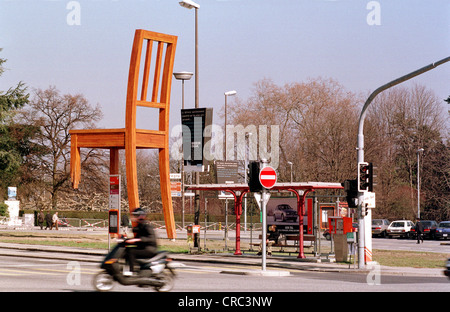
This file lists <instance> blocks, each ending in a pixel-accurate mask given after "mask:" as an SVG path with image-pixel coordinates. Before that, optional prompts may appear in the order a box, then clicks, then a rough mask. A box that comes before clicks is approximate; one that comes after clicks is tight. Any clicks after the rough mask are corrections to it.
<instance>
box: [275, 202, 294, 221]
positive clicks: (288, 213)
mask: <svg viewBox="0 0 450 312" xmlns="http://www.w3.org/2000/svg"><path fill="white" fill-rule="evenodd" d="M297 217H298V214H297V211H296V210H294V209H292V208H291V206H289V205H287V204H282V205H278V206H277V208H275V210H274V211H273V221H277V219H279V220H281V221H282V222H285V221H288V220H291V221H293V222H295V221H297Z"/></svg>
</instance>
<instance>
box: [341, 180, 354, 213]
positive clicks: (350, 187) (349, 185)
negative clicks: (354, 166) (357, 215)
mask: <svg viewBox="0 0 450 312" xmlns="http://www.w3.org/2000/svg"><path fill="white" fill-rule="evenodd" d="M341 185H342V186H343V187H344V191H345V192H346V193H347V195H346V197H345V199H346V200H347V203H348V207H349V208H357V207H358V181H357V180H345V181H344V182H343V183H341Z"/></svg>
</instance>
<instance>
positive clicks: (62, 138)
mask: <svg viewBox="0 0 450 312" xmlns="http://www.w3.org/2000/svg"><path fill="white" fill-rule="evenodd" d="M101 117H102V112H101V109H100V106H99V105H97V106H95V107H93V106H91V105H90V104H89V103H88V101H87V100H86V98H85V97H84V96H83V95H81V94H76V95H71V94H64V95H61V94H60V92H59V91H58V90H57V89H56V88H55V87H50V88H48V89H47V90H41V89H38V90H36V91H35V92H34V96H33V98H32V100H31V101H30V103H29V105H28V107H26V108H25V109H24V110H23V111H22V114H21V119H22V120H23V122H25V123H27V124H29V125H35V126H37V127H39V128H40V133H39V135H37V136H36V138H35V142H36V143H37V144H39V145H41V146H42V147H44V148H45V149H46V151H45V152H44V153H42V154H39V155H34V160H33V161H34V163H35V164H36V166H35V167H36V168H35V172H34V175H35V177H36V178H37V179H38V180H39V181H40V182H42V183H44V184H45V185H46V186H47V189H48V191H49V192H50V194H51V198H52V209H56V208H57V201H58V194H59V192H60V190H61V189H63V187H64V186H65V185H66V184H67V183H66V182H68V180H69V179H70V175H69V165H70V134H69V130H71V129H74V128H85V127H89V128H91V127H93V126H94V125H93V123H94V122H96V121H98V120H100V119H101ZM94 156H98V154H97V152H96V151H89V152H87V154H85V156H84V159H83V163H84V164H87V163H88V162H87V160H88V159H89V158H91V163H90V165H93V163H92V157H94Z"/></svg>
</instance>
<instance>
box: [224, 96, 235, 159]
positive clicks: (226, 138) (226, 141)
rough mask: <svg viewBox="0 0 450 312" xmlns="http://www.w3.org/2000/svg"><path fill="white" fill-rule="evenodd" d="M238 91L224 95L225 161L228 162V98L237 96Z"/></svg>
mask: <svg viewBox="0 0 450 312" xmlns="http://www.w3.org/2000/svg"><path fill="white" fill-rule="evenodd" d="M236 93H237V92H236V91H235V90H232V91H227V92H225V93H224V95H225V152H224V153H225V154H224V158H225V161H226V160H227V97H228V96H233V95H236Z"/></svg>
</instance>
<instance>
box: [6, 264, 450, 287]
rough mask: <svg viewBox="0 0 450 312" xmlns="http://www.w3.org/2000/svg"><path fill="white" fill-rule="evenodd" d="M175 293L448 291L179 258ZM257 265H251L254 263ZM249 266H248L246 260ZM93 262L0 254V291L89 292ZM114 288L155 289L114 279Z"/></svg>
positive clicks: (439, 279) (435, 279) (429, 279)
mask: <svg viewBox="0 0 450 312" xmlns="http://www.w3.org/2000/svg"><path fill="white" fill-rule="evenodd" d="M179 266H180V267H179V268H178V269H177V273H178V276H177V279H176V282H175V288H174V289H173V292H175V293H178V292H180V293H185V292H225V293H233V294H239V293H242V292H303V291H306V292H337V291H339V292H340V291H343V292H378V291H381V292H417V291H423V290H426V291H429V292H449V291H450V282H449V280H448V278H446V277H445V276H398V275H395V276H394V275H383V274H382V273H381V275H380V276H379V278H378V279H376V278H375V279H374V278H373V276H368V275H367V274H360V273H351V274H343V273H330V272H307V271H299V270H289V271H290V275H289V276H284V277H271V276H253V275H239V274H229V273H223V272H224V269H228V272H232V271H233V270H237V271H239V266H237V265H231V264H227V265H225V264H206V263H194V262H180V263H179ZM258 268H259V267H255V269H258ZM246 269H248V266H246ZM98 271H99V267H98V264H97V263H92V262H91V263H90V262H77V261H67V260H55V259H33V258H24V257H16V256H0V281H1V282H0V292H37V291H38V292H92V291H94V288H93V286H92V279H93V276H94V275H95V274H96V273H97V272H98ZM113 291H118V292H140V291H145V292H153V290H151V289H141V288H138V287H134V286H122V285H119V284H117V285H116V287H115V288H114V289H113Z"/></svg>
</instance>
